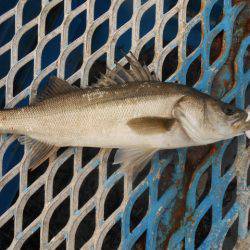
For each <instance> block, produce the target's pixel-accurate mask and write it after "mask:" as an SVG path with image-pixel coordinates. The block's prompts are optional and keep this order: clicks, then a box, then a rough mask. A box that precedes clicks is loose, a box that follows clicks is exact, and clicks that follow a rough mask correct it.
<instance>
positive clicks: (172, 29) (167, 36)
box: [163, 13, 178, 47]
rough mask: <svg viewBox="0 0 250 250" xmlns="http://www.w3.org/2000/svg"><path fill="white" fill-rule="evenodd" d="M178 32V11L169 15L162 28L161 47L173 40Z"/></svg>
mask: <svg viewBox="0 0 250 250" xmlns="http://www.w3.org/2000/svg"><path fill="white" fill-rule="evenodd" d="M177 33H178V13H177V14H175V15H174V16H173V17H171V18H170V19H169V20H168V22H167V23H166V24H165V27H164V30H163V47H165V46H166V45H168V44H169V43H170V42H171V41H172V40H174V39H175V38H176V36H177Z"/></svg>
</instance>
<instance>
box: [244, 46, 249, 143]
mask: <svg viewBox="0 0 250 250" xmlns="http://www.w3.org/2000/svg"><path fill="white" fill-rule="evenodd" d="M249 48H250V47H249ZM248 106H250V85H248V86H247V89H246V92H245V108H246V107H248ZM246 146H247V147H249V146H250V139H248V138H247V142H246Z"/></svg>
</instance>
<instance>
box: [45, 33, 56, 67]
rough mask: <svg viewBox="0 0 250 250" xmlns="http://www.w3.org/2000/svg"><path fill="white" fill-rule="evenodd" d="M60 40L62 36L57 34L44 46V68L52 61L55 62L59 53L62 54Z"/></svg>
mask: <svg viewBox="0 0 250 250" xmlns="http://www.w3.org/2000/svg"><path fill="white" fill-rule="evenodd" d="M60 42H61V36H60V35H57V36H56V37H54V38H53V39H52V40H50V41H49V42H48V43H47V44H46V45H45V47H44V49H43V52H42V63H41V67H42V69H44V68H46V67H47V66H49V65H50V64H51V63H52V62H54V61H55V60H56V59H57V58H58V56H59V54H60Z"/></svg>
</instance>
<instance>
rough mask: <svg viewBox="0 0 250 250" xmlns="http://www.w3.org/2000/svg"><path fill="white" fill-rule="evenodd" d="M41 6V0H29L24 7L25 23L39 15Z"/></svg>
mask: <svg viewBox="0 0 250 250" xmlns="http://www.w3.org/2000/svg"><path fill="white" fill-rule="evenodd" d="M41 8H42V5H41V0H28V1H27V2H26V3H25V5H24V7H23V25H25V24H26V23H28V22H29V21H31V20H32V19H34V18H35V17H37V16H38V15H39V13H40V12H41Z"/></svg>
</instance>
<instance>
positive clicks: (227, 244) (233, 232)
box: [222, 218, 239, 250]
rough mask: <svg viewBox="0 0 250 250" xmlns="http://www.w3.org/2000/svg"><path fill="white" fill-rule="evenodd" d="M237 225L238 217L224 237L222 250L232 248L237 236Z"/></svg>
mask: <svg viewBox="0 0 250 250" xmlns="http://www.w3.org/2000/svg"><path fill="white" fill-rule="evenodd" d="M238 225H239V218H237V219H236V220H235V222H234V223H233V224H232V226H231V227H230V228H229V230H228V232H227V234H226V237H225V239H224V242H223V245H222V250H233V249H234V247H235V245H236V242H237V238H238V237H237V236H238Z"/></svg>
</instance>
